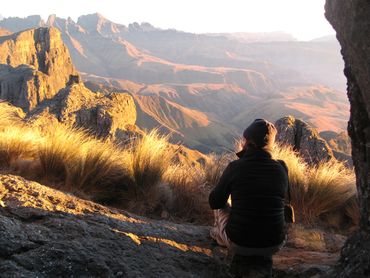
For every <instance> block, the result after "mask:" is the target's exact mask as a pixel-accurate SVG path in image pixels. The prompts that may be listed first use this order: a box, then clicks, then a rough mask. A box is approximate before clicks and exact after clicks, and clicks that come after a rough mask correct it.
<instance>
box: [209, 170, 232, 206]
mask: <svg viewBox="0 0 370 278" xmlns="http://www.w3.org/2000/svg"><path fill="white" fill-rule="evenodd" d="M231 168H232V166H231V163H230V164H229V165H228V166H227V167H226V169H225V171H224V172H223V173H222V176H221V178H220V181H219V182H218V184H217V185H216V187H215V188H214V189H213V190H212V192H211V193H210V194H209V205H210V206H211V208H212V209H221V208H223V207H224V206H225V205H226V202H227V199H228V198H229V195H230V193H231V187H230V180H231V175H232V174H231V173H232V171H231Z"/></svg>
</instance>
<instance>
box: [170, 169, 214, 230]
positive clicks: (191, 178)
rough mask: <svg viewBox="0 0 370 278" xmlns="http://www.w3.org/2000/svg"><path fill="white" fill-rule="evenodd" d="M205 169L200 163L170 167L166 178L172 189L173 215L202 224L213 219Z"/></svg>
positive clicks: (171, 208)
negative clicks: (195, 165)
mask: <svg viewBox="0 0 370 278" xmlns="http://www.w3.org/2000/svg"><path fill="white" fill-rule="evenodd" d="M205 169H206V168H204V167H203V166H200V165H198V166H197V167H194V166H193V165H175V166H172V167H170V168H169V169H168V171H167V172H166V174H165V177H164V179H165V180H166V182H167V183H168V185H169V187H170V188H171V190H172V202H171V204H170V211H171V215H172V216H174V217H176V218H181V219H183V220H185V221H187V222H197V223H202V224H210V223H211V222H212V221H213V213H212V211H211V209H210V207H209V204H208V194H209V191H210V189H209V185H208V184H207V179H206V176H205Z"/></svg>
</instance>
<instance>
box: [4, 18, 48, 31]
mask: <svg viewBox="0 0 370 278" xmlns="http://www.w3.org/2000/svg"><path fill="white" fill-rule="evenodd" d="M0 25H1V27H3V28H5V29H7V30H9V31H11V32H13V33H15V32H19V31H23V30H26V29H31V28H37V27H44V26H45V22H44V21H43V20H42V18H41V16H39V15H31V16H28V17H25V18H20V17H8V18H3V19H1V23H0Z"/></svg>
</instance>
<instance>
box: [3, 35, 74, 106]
mask: <svg viewBox="0 0 370 278" xmlns="http://www.w3.org/2000/svg"><path fill="white" fill-rule="evenodd" d="M0 64H3V65H2V67H1V68H0V98H1V99H5V100H8V101H10V102H11V103H12V104H14V105H16V106H19V107H21V108H22V109H23V110H25V111H29V110H32V109H33V108H35V107H36V106H37V105H38V104H39V103H41V102H42V101H43V100H44V99H49V98H52V97H53V96H54V95H55V94H56V93H58V91H59V90H60V89H62V88H64V87H65V86H66V84H67V83H68V82H69V80H70V79H71V78H73V77H75V76H78V73H77V71H76V69H75V68H74V66H73V64H72V60H71V57H70V55H69V52H68V49H67V47H66V46H65V45H64V44H63V42H62V39H61V35H60V32H59V31H58V30H57V29H56V28H38V29H32V30H26V31H23V32H19V33H16V34H13V35H11V36H5V37H0Z"/></svg>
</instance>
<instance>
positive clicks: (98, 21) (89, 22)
mask: <svg viewBox="0 0 370 278" xmlns="http://www.w3.org/2000/svg"><path fill="white" fill-rule="evenodd" d="M77 24H78V25H80V26H81V27H82V28H84V29H85V30H87V31H89V32H97V33H100V34H104V35H108V34H109V35H110V34H116V33H119V32H120V31H122V30H126V29H127V28H126V26H124V25H121V24H116V23H114V22H112V21H110V20H109V19H107V18H105V17H104V16H103V15H101V14H99V13H94V14H88V15H82V16H80V17H79V18H78V20H77Z"/></svg>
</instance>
